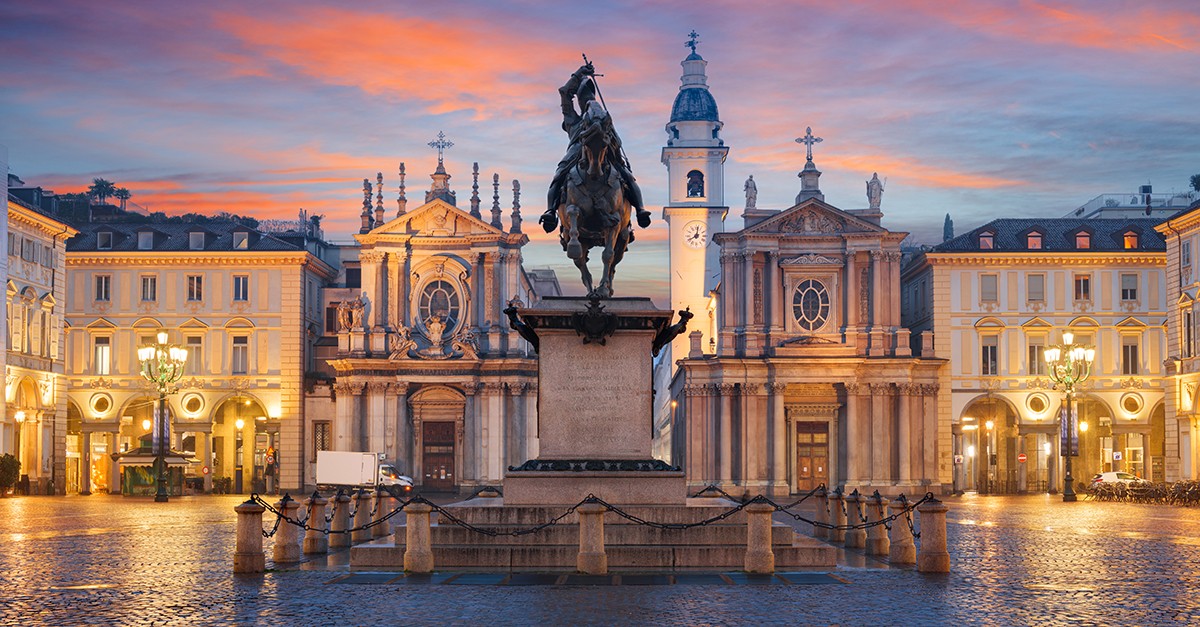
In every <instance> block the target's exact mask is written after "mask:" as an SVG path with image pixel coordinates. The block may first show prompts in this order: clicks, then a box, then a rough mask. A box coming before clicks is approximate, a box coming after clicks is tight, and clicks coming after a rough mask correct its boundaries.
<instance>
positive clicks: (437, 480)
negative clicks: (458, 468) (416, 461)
mask: <svg viewBox="0 0 1200 627" xmlns="http://www.w3.org/2000/svg"><path fill="white" fill-rule="evenodd" d="M422 425H423V426H422V429H423V431H422V434H421V436H422V438H421V439H422V442H423V447H424V448H423V450H422V453H423V455H422V457H423V460H424V463H423V464H422V470H423V473H424V475H425V476H424V477H423V479H424V481H422V482H421V483H422V484H423V486H424V488H425V489H426V490H432V491H443V490H445V491H449V490H453V489H454V482H455V479H454V423H453V422H448V421H446V422H443V421H436V422H424V423H422Z"/></svg>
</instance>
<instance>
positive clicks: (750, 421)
mask: <svg viewBox="0 0 1200 627" xmlns="http://www.w3.org/2000/svg"><path fill="white" fill-rule="evenodd" d="M762 391H763V390H762V386H761V385H759V384H757V383H743V384H742V403H741V406H742V410H741V416H742V420H741V429H740V431H741V433H740V437H739V439H740V440H741V446H740V447H739V449H740V450H741V454H742V458H741V460H740V462H741V463H740V464H739V466H740V467H741V473H740V474H741V481H742V485H743V486H744V487H745V488H746V489H748V490H750V491H751V492H763V493H765V492H766V490H767V487H768V486H769V485H770V481H769V480H768V478H769V476H770V468H769V466H768V465H767V460H768V459H769V456H770V455H771V451H772V449H771V446H770V440H769V439H768V435H767V430H768V427H769V426H770V425H769V423H768V421H767V408H766V407H765V406H764V405H765V404H766V403H765V400H766V399H765V398H763V395H762Z"/></svg>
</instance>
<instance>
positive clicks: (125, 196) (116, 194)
mask: <svg viewBox="0 0 1200 627" xmlns="http://www.w3.org/2000/svg"><path fill="white" fill-rule="evenodd" d="M130 196H133V194H131V193H129V190H127V189H125V188H124V187H118V188H116V189H115V190H113V198H116V199H117V200H119V201H121V211H125V202H126V201H128V200H129V197H130Z"/></svg>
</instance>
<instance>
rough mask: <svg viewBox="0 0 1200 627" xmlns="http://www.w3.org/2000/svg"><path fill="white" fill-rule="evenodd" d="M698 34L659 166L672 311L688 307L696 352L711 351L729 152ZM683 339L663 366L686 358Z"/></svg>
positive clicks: (692, 42) (692, 41) (686, 342)
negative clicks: (663, 170) (712, 296)
mask: <svg viewBox="0 0 1200 627" xmlns="http://www.w3.org/2000/svg"><path fill="white" fill-rule="evenodd" d="M697 37H698V35H697V34H696V32H695V31H692V32H691V33H690V35H689V39H688V41H687V43H686V44H684V45H686V46H687V47H688V48H691V54H689V55H688V56H687V58H685V59H684V60H683V62H682V63H681V65H682V66H683V76H682V77H681V81H682V84H681V85H680V87H679V94H678V95H676V96H675V103H674V105H672V107H671V121H670V122H667V126H666V130H667V145H666V146H664V147H663V149H662V162H663V165H665V166H667V173H668V174H667V180H668V201H667V205H666V206H664V207H663V219H664V220H665V221H666V222H667V224H668V229H669V233H670V239H669V250H670V260H671V261H670V268H671V308H672V309H684V308H685V307H691V310H692V313H693V314H695V316H696V317H695V318H694V319H693V322H692V324H691V325H689V329H688V331H689V333H690V332H691V331H696V330H698V331H700V332H701V333H702V334H703V337H702V338H701V350H702V351H703V352H705V353H711V352H715V350H713V349H712V348H710V346H711V345H710V340H711V339H712V338H713V334H712V330H713V324H712V321H711V320H710V319H709V292H710V291H711V290H712V289H713V288H715V287H716V285H717V281H718V280H719V278H720V272H721V264H720V249H719V247H718V246H717V245H716V244H714V243H713V241H712V238H713V235H714V234H716V233H719V232H721V231H722V230H723V223H724V220H725V215H726V214H727V213H728V211H729V207H726V206H725V158H726V157H727V156H728V155H729V147H727V146H726V145H725V141H724V140H722V139H721V126H722V124H721V121H720V119H719V116H718V114H717V101H716V100H714V99H713V96H712V94H711V93H710V92H709V91H708V76H707V75H706V74H705V68H706V67H707V65H708V62H707V61H705V60H704V59H703V58H702V57H701V56H700V55H699V54H697V53H696V44H697V43H699V40H698V39H697ZM687 335H688V334H683V335H681V336H679V337H677V338H675V340H674V341H672V342H671V346H670V351H671V354H670V356H669V358H670V360H671V361H669V362H667V363H674V360H677V359H683V358H685V357H687V355H688V351H689V339H688V337H687Z"/></svg>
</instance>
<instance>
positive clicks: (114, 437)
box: [105, 432, 121, 494]
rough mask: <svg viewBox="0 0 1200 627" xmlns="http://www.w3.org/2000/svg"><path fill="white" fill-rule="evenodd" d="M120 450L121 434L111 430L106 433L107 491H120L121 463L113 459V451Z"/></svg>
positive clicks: (110, 492)
mask: <svg viewBox="0 0 1200 627" xmlns="http://www.w3.org/2000/svg"><path fill="white" fill-rule="evenodd" d="M120 450H121V435H120V434H119V433H116V432H113V433H109V434H108V455H106V456H105V457H107V458H108V493H109V494H120V493H121V465H120V464H118V463H117V460H115V459H113V455H112V454H113V453H116V452H118V451H120Z"/></svg>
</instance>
